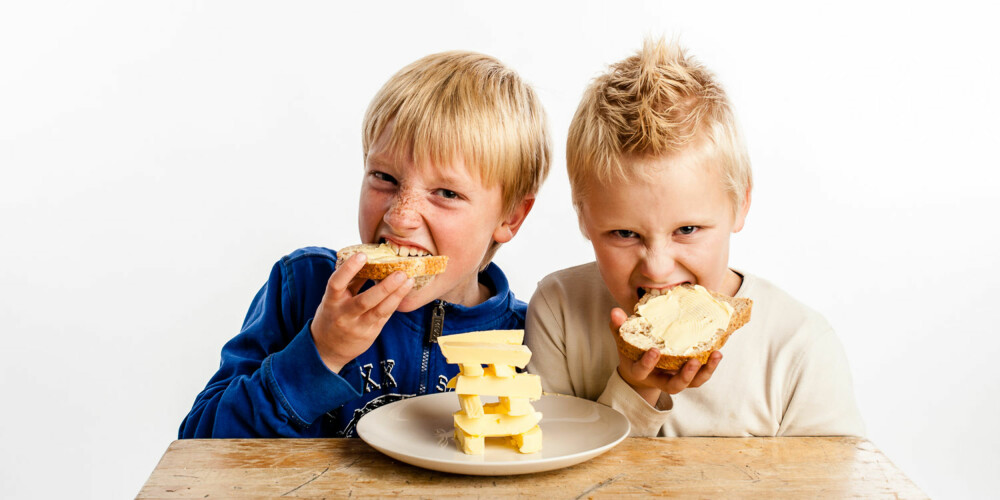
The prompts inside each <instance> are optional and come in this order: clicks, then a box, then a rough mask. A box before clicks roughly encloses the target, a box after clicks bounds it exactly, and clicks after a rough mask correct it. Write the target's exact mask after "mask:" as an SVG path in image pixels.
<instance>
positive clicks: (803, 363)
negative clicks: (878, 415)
mask: <svg viewBox="0 0 1000 500" xmlns="http://www.w3.org/2000/svg"><path fill="white" fill-rule="evenodd" d="M787 384H788V387H787V389H786V391H787V392H786V393H787V394H788V395H789V396H788V398H787V406H786V408H785V411H784V413H783V414H782V418H781V424H780V425H779V427H778V433H777V435H778V436H863V435H864V432H865V429H864V421H863V420H862V419H861V412H860V411H859V410H858V406H857V402H856V400H855V397H854V385H853V383H852V380H851V371H850V367H849V365H848V363H847V355H846V354H845V353H844V348H843V346H842V345H841V343H840V340H839V339H838V338H837V336H836V334H835V333H834V332H833V329H832V328H830V327H829V325H825V328H822V330H821V333H820V334H819V335H817V336H816V337H815V339H814V340H813V341H812V342H811V343H810V344H809V345H808V346H806V347H805V349H804V351H803V353H802V356H800V357H799V358H798V361H797V363H796V366H795V367H794V368H793V369H792V371H791V377H790V379H789V380H788V382H787Z"/></svg>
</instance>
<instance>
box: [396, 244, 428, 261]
mask: <svg viewBox="0 0 1000 500" xmlns="http://www.w3.org/2000/svg"><path fill="white" fill-rule="evenodd" d="M386 245H389V248H391V249H392V251H393V252H395V253H396V255H398V256H400V257H423V256H425V255H430V253H429V252H425V251H423V250H420V249H419V248H414V247H408V246H403V245H397V244H395V243H393V242H391V241H389V242H386Z"/></svg>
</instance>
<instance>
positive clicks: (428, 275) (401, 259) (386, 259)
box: [337, 243, 448, 290]
mask: <svg viewBox="0 0 1000 500" xmlns="http://www.w3.org/2000/svg"><path fill="white" fill-rule="evenodd" d="M399 251H400V249H399V248H396V249H394V248H393V247H392V246H390V245H389V244H386V243H378V244H376V243H364V244H361V245H351V246H349V247H344V248H341V249H340V250H338V251H337V267H340V266H341V265H343V264H344V262H345V261H346V260H347V259H349V258H351V257H352V256H353V255H355V254H357V253H364V254H366V255H367V256H368V260H367V261H366V262H365V265H364V267H362V268H361V270H360V271H358V274H357V277H359V278H365V279H370V280H382V279H385V278H388V277H389V275H390V274H392V273H394V272H396V271H403V272H404V273H406V275H407V276H409V277H411V278H414V281H415V283H414V285H413V289H414V290H416V289H418V288H422V287H423V286H425V285H427V284H428V283H430V281H431V280H432V279H433V278H434V275H437V274H441V273H443V272H444V270H445V267H447V265H448V257H447V256H445V255H407V256H402V255H399Z"/></svg>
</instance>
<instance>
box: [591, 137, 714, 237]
mask: <svg viewBox="0 0 1000 500" xmlns="http://www.w3.org/2000/svg"><path fill="white" fill-rule="evenodd" d="M623 163H627V165H626V166H627V171H629V172H632V173H633V174H635V175H632V176H630V177H629V178H627V179H624V180H621V181H618V182H615V183H611V184H609V185H594V186H590V188H589V189H588V190H587V195H586V196H584V197H583V198H582V199H581V200H580V202H581V203H580V205H581V208H582V213H581V215H582V216H584V217H585V218H586V219H588V220H592V221H595V222H601V223H608V224H612V225H615V224H617V225H622V226H623V227H624V226H631V225H641V226H653V225H660V224H675V223H676V224H681V225H689V224H691V225H693V224H695V223H696V222H699V221H702V222H703V223H704V221H707V220H715V219H716V218H718V217H720V216H723V215H725V214H728V213H730V212H731V211H732V200H731V199H730V197H729V196H728V194H727V191H726V189H725V184H724V182H723V179H722V175H721V172H720V169H719V168H717V167H716V166H714V165H713V164H712V161H711V158H710V157H709V156H705V155H703V154H701V153H700V152H698V151H685V152H681V153H679V154H673V155H665V156H655V157H633V158H626V159H623Z"/></svg>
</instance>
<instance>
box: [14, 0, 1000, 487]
mask: <svg viewBox="0 0 1000 500" xmlns="http://www.w3.org/2000/svg"><path fill="white" fill-rule="evenodd" d="M614 4H615V5H616V6H615V7H612V2H574V3H572V4H569V3H565V4H563V3H559V4H555V3H553V4H547V3H543V2H539V1H530V2H511V1H507V2H503V3H495V5H493V6H485V4H483V5H482V6H481V5H480V4H478V3H477V4H475V5H464V4H462V3H458V2H454V3H433V4H428V3H418V2H400V3H387V2H371V3H370V5H371V6H370V7H369V6H359V5H344V4H343V3H339V2H280V3H279V2H275V3H258V2H191V1H188V2H124V1H122V2H89V3H87V4H84V3H83V2H66V3H64V4H57V3H50V2H18V3H15V2H7V3H4V5H3V7H0V168H2V178H0V223H2V226H0V238H2V244H0V331H2V335H3V337H2V344H0V350H2V362H0V397H2V400H3V403H2V410H0V496H2V497H7V498H28V497H76V498H83V497H88V496H89V497H93V498H124V497H131V496H134V495H135V494H136V493H137V492H138V491H139V489H140V487H141V486H142V484H143V483H144V481H145V480H146V478H147V477H148V475H149V473H150V472H151V471H152V469H153V468H154V467H155V465H156V463H157V461H158V460H159V458H160V456H161V454H162V453H163V451H164V450H165V449H166V447H167V445H168V444H170V442H171V441H172V440H173V439H175V438H176V436H177V428H178V425H179V424H180V421H181V419H182V418H183V417H184V415H185V414H186V413H187V411H188V409H189V408H190V406H191V404H192V402H193V401H194V398H195V395H196V394H197V393H198V392H199V391H200V390H201V389H202V388H203V386H204V385H205V383H206V382H207V380H208V378H209V377H210V376H211V375H212V373H214V371H215V369H216V367H217V365H218V361H219V350H220V348H221V347H222V345H223V344H224V343H225V342H226V340H228V339H229V338H231V337H232V336H233V335H234V334H235V333H236V332H237V331H238V329H239V327H240V324H241V322H242V319H243V315H244V314H245V312H246V308H247V306H248V305H249V303H250V300H251V298H252V297H253V295H254V293H255V292H256V291H257V290H258V288H259V287H260V286H261V285H262V284H263V282H264V280H265V279H266V278H267V274H268V272H269V269H270V266H271V265H272V264H273V262H274V261H276V260H277V259H279V258H280V257H281V256H282V255H284V254H286V253H288V252H290V251H291V250H293V249H295V248H298V247H301V246H306V245H323V246H328V247H333V248H337V247H339V246H344V245H347V244H351V243H355V242H357V240H358V234H357V225H356V208H357V193H358V188H359V185H360V184H359V183H360V173H361V168H362V162H361V147H360V125H361V120H362V115H363V112H364V110H365V107H366V106H367V103H368V101H369V100H370V99H371V97H372V96H373V95H374V93H375V92H376V90H377V89H378V88H379V87H380V86H381V85H382V83H384V82H385V80H386V79H387V78H388V77H389V76H390V75H391V74H393V73H394V72H395V71H396V70H398V69H399V68H401V67H402V66H404V65H405V64H407V63H409V62H411V61H413V60H415V59H417V58H419V57H421V56H423V55H426V54H428V53H432V52H437V51H442V50H450V49H470V50H476V51H481V52H485V53H488V54H491V55H494V56H496V57H498V58H500V59H501V60H503V61H504V62H506V63H508V64H509V65H510V66H512V67H513V68H515V69H516V70H517V71H519V72H520V74H521V75H522V76H523V77H524V78H525V79H527V80H528V81H529V82H531V83H532V84H533V85H534V86H535V87H536V89H537V90H538V92H539V93H540V95H541V97H542V100H543V103H544V105H545V107H546V108H547V110H548V113H549V115H550V121H551V130H552V133H553V137H554V146H555V147H554V152H555V162H554V165H553V170H552V174H551V176H550V177H549V180H548V182H547V183H546V185H545V187H544V189H543V190H542V192H541V194H540V196H539V199H538V203H537V204H536V206H535V209H534V211H533V213H532V214H531V216H530V217H529V219H528V221H527V223H526V225H525V227H524V228H523V231H522V232H521V234H519V235H518V237H517V238H516V239H515V240H514V242H512V243H511V244H509V245H507V246H506V247H505V248H503V249H502V250H501V251H500V253H499V256H498V258H497V261H498V262H499V264H500V265H501V266H502V267H503V268H504V269H506V271H507V272H508V274H509V276H510V278H511V282H512V286H513V288H514V291H515V293H516V294H517V295H518V296H519V297H520V298H522V299H525V300H527V299H528V298H529V297H530V296H531V293H532V291H533V290H534V287H535V283H536V282H537V281H538V280H539V279H540V278H541V277H542V276H544V275H545V274H547V273H549V272H552V271H555V270H557V269H559V268H563V267H566V266H570V265H575V264H578V263H582V262H586V261H589V260H591V259H592V252H591V249H590V247H589V245H588V243H587V242H586V241H585V240H584V239H583V238H582V237H581V236H580V235H579V233H578V232H577V229H576V222H575V216H574V213H573V211H572V209H571V207H570V202H569V189H568V185H567V181H566V174H565V159H564V158H565V156H564V144H565V138H566V129H567V126H568V123H569V120H570V118H571V116H572V113H573V111H574V110H575V108H576V104H577V102H578V99H579V97H580V95H581V92H582V90H583V87H584V86H585V85H586V84H587V82H588V80H589V79H590V78H592V77H593V76H595V75H596V74H597V73H598V72H600V71H602V69H603V68H604V67H605V65H606V64H608V63H611V62H613V61H616V60H619V59H621V58H623V57H626V56H628V55H629V54H630V53H631V52H633V51H634V50H635V49H637V48H638V47H639V45H640V44H641V40H642V37H643V36H644V35H653V36H660V35H665V36H667V37H668V38H671V37H675V36H676V37H679V38H680V40H681V41H682V42H683V43H684V44H685V45H686V46H688V47H689V48H690V49H691V52H692V53H693V54H694V55H695V56H697V57H698V58H699V59H701V60H702V61H703V62H705V63H706V64H707V65H708V66H709V67H710V68H713V69H714V70H715V71H716V73H717V74H718V76H719V78H720V79H721V80H722V82H723V84H724V85H725V86H726V88H727V89H728V91H729V94H730V96H731V98H732V100H733V102H734V104H735V107H736V110H737V113H738V115H739V118H740V120H741V122H742V125H743V128H744V130H745V133H746V136H747V139H748V142H749V147H750V155H751V158H752V161H753V165H754V170H755V180H756V189H755V191H754V196H753V205H752V207H751V211H750V216H749V219H748V222H747V226H746V229H745V230H744V231H743V232H742V233H740V234H738V235H736V236H735V237H734V239H733V251H732V264H733V265H734V266H737V267H740V268H743V269H745V270H747V271H750V272H752V273H755V274H758V275H761V276H763V277H766V278H768V279H770V280H772V281H774V282H775V283H776V284H778V285H779V286H781V287H783V288H785V289H786V290H788V291H789V292H791V293H792V294H793V295H795V296H797V297H798V298H800V299H801V300H803V301H804V302H806V303H807V304H810V305H811V306H813V307H814V308H816V309H818V310H820V311H821V312H823V313H824V314H825V315H826V316H827V318H828V319H829V320H830V321H831V322H832V323H833V325H834V327H835V328H836V329H837V331H838V332H839V334H840V337H841V339H842V340H843V343H844V345H845V347H846V349H847V353H848V356H849V358H850V360H851V363H852V369H853V373H854V377H855V378H854V382H855V386H856V390H857V396H858V399H859V403H860V406H861V410H862V413H863V415H864V417H865V420H866V422H867V426H868V437H869V438H870V439H871V440H872V441H873V442H874V443H875V445H876V446H877V447H879V448H880V449H881V450H883V451H884V452H885V453H886V454H887V455H888V457H889V458H890V459H891V460H892V461H893V462H894V463H896V464H897V465H898V466H899V467H901V468H902V470H903V471H904V472H905V473H906V474H907V475H908V476H909V477H910V478H912V479H913V480H914V481H915V482H916V484H917V485H918V486H920V487H921V488H922V489H923V490H924V491H925V492H927V493H928V494H930V495H931V496H933V497H936V498H968V497H986V496H990V495H993V494H995V492H996V488H997V486H998V481H997V479H996V465H995V464H996V463H997V462H998V461H1000V452H998V447H1000V439H998V437H997V433H996V430H995V425H996V424H995V422H996V421H997V420H998V418H1000V411H998V402H997V400H998V396H1000V377H998V376H997V374H996V372H995V368H994V364H995V362H996V359H997V358H998V354H1000V341H998V335H997V333H998V332H997V327H996V322H995V311H996V310H997V304H998V302H1000V292H998V291H997V282H998V280H1000V269H998V265H997V258H996V256H995V255H996V248H997V244H998V242H1000V231H998V229H997V227H996V220H995V219H996V217H995V214H996V213H997V209H996V205H997V203H996V202H997V199H998V196H997V194H996V193H997V185H998V181H1000V173H998V167H1000V165H998V160H997V150H996V144H997V139H996V138H997V136H998V132H1000V128H998V112H1000V105H998V97H997V95H998V92H997V89H998V88H1000V75H998V69H997V68H998V65H997V63H996V47H998V46H1000V37H998V35H997V34H996V28H995V26H994V24H995V23H994V21H995V19H996V16H995V14H993V13H990V12H986V11H985V10H983V9H981V8H979V7H977V6H973V5H970V4H964V3H963V4H955V3H952V2H949V3H948V4H947V6H946V5H945V4H944V3H942V2H938V3H934V4H928V5H924V4H921V3H919V2H900V3H898V4H884V3H876V4H871V3H869V2H861V3H851V2H848V3H844V2H838V3H831V4H829V5H828V6H805V5H800V2H787V3H782V4H766V3H761V2H688V1H686V2H646V3H635V2H615V3H614ZM543 248H544V249H552V248H559V249H561V251H560V252H558V253H553V252H549V251H544V252H543V251H540V250H539V249H543Z"/></svg>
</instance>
